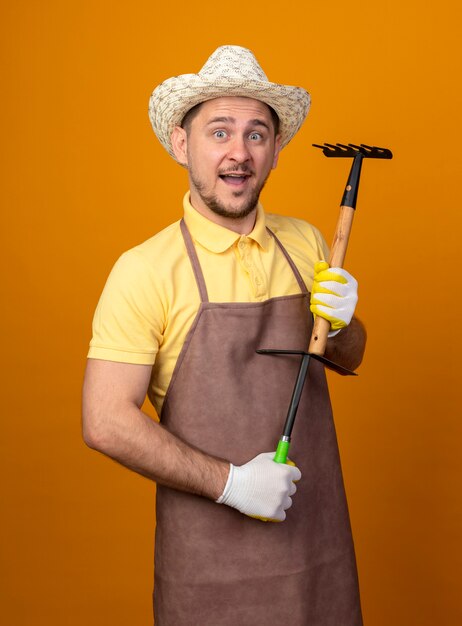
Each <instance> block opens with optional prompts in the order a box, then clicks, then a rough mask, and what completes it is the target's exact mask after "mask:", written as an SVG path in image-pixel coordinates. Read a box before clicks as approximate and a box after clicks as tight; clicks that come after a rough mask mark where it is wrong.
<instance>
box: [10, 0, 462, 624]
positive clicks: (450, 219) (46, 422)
mask: <svg viewBox="0 0 462 626" xmlns="http://www.w3.org/2000/svg"><path fill="white" fill-rule="evenodd" d="M458 7H459V3H458V2H456V1H455V0H453V1H449V0H441V1H440V2H438V3H436V2H425V1H422V0H420V1H419V2H417V1H416V0H408V1H403V0H382V1H381V2H380V3H375V2H370V1H366V0H364V1H357V0H352V1H351V2H341V1H339V0H331V1H330V2H326V3H321V2H316V3H314V2H310V1H306V0H305V1H303V2H301V1H299V2H290V0H289V2H286V3H281V4H277V5H274V6H273V5H270V4H268V3H267V2H264V1H263V0H255V1H254V2H253V3H250V4H242V3H241V4H239V3H237V4H236V3H231V4H230V3H227V4H226V6H223V5H217V3H215V2H210V1H209V0H206V1H205V2H202V3H190V2H188V3H185V2H175V3H163V4H160V3H154V2H148V1H147V0H138V1H136V2H130V3H129V2H120V1H113V2H103V1H102V0H92V1H91V2H89V1H88V0H79V2H76V1H75V0H67V1H66V2H58V1H57V0H45V1H44V2H38V1H34V0H29V1H25V0H16V1H15V2H14V3H13V2H10V3H3V4H2V8H1V19H0V23H1V26H0V29H1V37H0V45H1V48H2V61H3V63H2V64H3V68H2V84H1V87H2V99H1V106H2V115H1V117H0V124H1V141H2V150H1V154H0V159H1V170H0V172H1V184H0V194H1V199H2V223H3V228H2V247H1V252H2V257H3V260H2V263H1V270H2V280H1V292H2V307H1V314H2V330H3V340H2V346H3V359H2V361H3V367H2V387H3V391H2V411H1V412H2V416H1V441H0V446H1V447H0V463H1V467H0V470H1V472H0V475H1V483H2V486H1V500H2V511H1V518H0V523H1V533H0V540H1V557H0V558H1V570H0V575H1V579H0V596H1V605H2V611H1V612H2V623H4V624H8V626H26V625H27V626H29V625H30V624H34V625H35V626H40V625H46V626H73V625H77V624H79V625H81V624H85V625H86V626H93V625H103V626H104V625H106V624H108V625H109V624H111V626H119V625H120V626H122V625H124V626H126V625H128V624H130V625H132V624H136V625H137V626H138V625H139V626H142V625H144V624H146V625H147V624H150V623H151V601H150V594H151V587H152V560H153V557H152V554H153V527H154V522H155V519H154V508H153V506H154V486H153V485H152V484H151V483H149V482H148V481H147V480H144V479H142V478H140V477H138V476H136V475H134V474H132V473H130V472H129V471H127V470H125V469H123V468H120V467H118V466H117V465H116V464H115V463H112V462H111V461H109V460H107V459H105V458H104V457H102V456H100V455H98V454H97V453H95V452H92V451H90V450H88V449H86V448H85V446H84V444H83V443H82V441H81V436H80V388H81V382H82V375H83V369H84V365H85V356H86V351H87V346H88V341H89V339H90V333H91V319H92V315H93V311H94V308H95V306H96V303H97V299H98V297H99V294H100V292H101V289H102V287H103V285H104V281H105V279H106V276H107V274H108V272H109V270H110V268H111V266H112V264H113V263H114V261H115V260H116V258H117V257H118V256H119V254H121V252H122V251H124V250H125V249H127V248H129V247H131V246H133V245H135V244H136V243H138V242H140V241H142V240H144V239H146V238H148V237H149V236H151V235H152V234H154V233H155V232H157V231H158V230H160V229H161V228H162V227H164V226H166V225H167V224H169V223H170V222H172V221H174V220H176V219H178V218H179V217H180V215H181V199H182V195H183V192H184V191H185V189H186V177H185V173H184V171H182V169H181V168H179V167H178V166H177V165H175V163H174V162H173V161H172V160H171V159H170V158H169V157H168V155H167V153H166V152H165V151H164V150H163V149H162V147H161V146H160V144H159V143H158V142H157V140H156V138H155V136H154V135H153V133H152V131H151V128H150V125H149V121H148V117H147V103H148V98H149V95H150V93H151V91H152V89H153V88H154V87H155V86H156V85H157V84H158V83H159V82H161V81H162V80H164V79H166V78H168V77H170V76H173V75H176V74H181V73H188V72H196V71H198V70H199V69H200V67H201V66H202V65H203V63H204V62H205V60H206V59H207V57H208V56H209V55H210V54H211V52H212V51H213V50H214V49H215V48H216V47H217V46H218V45H222V44H239V45H244V46H247V47H249V48H251V49H252V50H253V51H254V52H255V54H256V56H257V58H258V59H259V61H260V62H261V64H262V66H263V68H264V69H265V71H266V73H267V75H268V76H269V78H270V79H271V80H274V81H276V82H283V83H286V84H293V85H302V86H304V87H306V88H307V89H309V90H310V92H311V93H312V97H313V106H312V110H311V112H310V115H309V117H308V120H307V122H306V124H305V125H304V127H303V128H302V130H301V132H300V133H299V134H298V135H297V136H296V138H295V139H294V140H293V142H292V143H291V144H290V145H289V146H288V148H287V149H285V150H284V152H283V153H282V156H281V159H280V163H279V166H278V169H277V170H276V171H275V172H274V173H273V175H272V178H271V180H270V182H269V184H268V185H267V187H266V189H265V191H264V194H263V203H264V205H265V208H266V209H267V210H268V211H275V212H281V213H285V214H289V215H294V216H297V217H302V218H305V219H307V220H309V221H312V222H313V223H314V224H316V225H317V226H318V227H320V228H321V230H322V231H323V233H324V235H325V237H326V238H327V240H328V241H330V240H331V237H332V233H333V229H334V225H335V221H336V217H337V212H338V204H339V201H340V198H341V194H342V190H343V185H344V183H345V180H346V175H347V171H348V169H349V163H347V162H345V161H340V160H337V161H332V160H327V159H325V158H324V157H323V156H322V154H321V153H320V152H319V151H317V150H315V149H313V148H311V147H310V146H311V143H313V142H324V141H331V142H353V143H361V142H362V143H369V144H375V145H379V146H385V147H389V148H391V149H392V150H393V152H394V155H395V157H394V159H393V161H366V162H365V163H364V167H363V176H362V183H361V188H360V191H359V200H358V210H357V215H356V218H355V224H354V227H353V233H352V239H351V243H350V248H349V251H348V255H347V267H348V268H349V269H350V271H351V272H352V273H354V274H355V275H356V276H357V277H358V280H359V285H360V303H359V306H358V315H359V316H360V317H361V318H362V319H363V320H364V321H365V323H366V325H367V328H368V333H369V343H368V349H367V353H366V359H365V362H364V364H363V365H362V366H361V368H360V370H359V373H360V376H359V377H358V378H356V379H344V378H340V377H335V376H330V383H331V389H332V399H333V404H334V410H335V416H336V423H337V428H338V437H339V443H340V448H341V454H342V461H343V466H344V474H345V482H346V487H347V493H348V497H349V505H350V511H351V519H352V524H353V530H354V536H355V543H356V548H357V558H358V566H359V574H360V580H361V589H362V602H363V610H364V618H365V624H366V626H391V625H392V626H456V625H457V626H458V625H459V624H461V623H462V604H461V600H460V584H461V564H462V554H461V534H462V525H461V522H462V515H461V512H462V511H461V499H460V492H461V474H462V456H461V451H460V440H461V437H462V429H461V426H460V410H459V404H460V403H459V402H456V394H457V386H458V384H460V383H459V380H458V378H456V358H457V357H458V356H459V354H460V334H461V331H460V291H461V288H460V284H459V283H460V278H459V263H458V258H456V254H457V256H458V251H459V237H460V232H461V227H462V220H461V218H460V206H459V205H460V202H459V197H460V190H459V189H458V182H459V181H458V179H459V178H460V159H459V155H460V143H461V137H460V133H459V128H460V110H461V104H462V103H461V97H460V63H459V61H460V58H459V49H460V46H459V43H458V41H459V35H460V33H459V30H458V23H459V17H460V16H459V14H458V10H459V9H458ZM458 413H459V414H458ZM198 626H199V625H198ZM244 626H247V625H244ZM249 626H250V625H249ZM339 626H340V625H339Z"/></svg>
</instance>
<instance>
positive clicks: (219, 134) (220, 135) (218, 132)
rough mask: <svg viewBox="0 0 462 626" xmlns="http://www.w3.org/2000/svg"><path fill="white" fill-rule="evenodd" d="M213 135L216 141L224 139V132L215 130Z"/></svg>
mask: <svg viewBox="0 0 462 626" xmlns="http://www.w3.org/2000/svg"><path fill="white" fill-rule="evenodd" d="M213 134H214V136H215V137H216V138H217V139H224V138H225V137H226V133H225V131H224V130H216V131H215V132H214V133H213Z"/></svg>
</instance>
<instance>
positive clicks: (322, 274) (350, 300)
mask: <svg viewBox="0 0 462 626" xmlns="http://www.w3.org/2000/svg"><path fill="white" fill-rule="evenodd" d="M357 302H358V283H357V282H356V280H355V279H354V278H353V276H352V275H351V274H349V273H348V272H347V271H346V270H344V269H343V268H341V267H332V268H330V267H329V264H328V263H326V262H325V261H318V263H316V265H315V266H314V280H313V287H312V289H311V300H310V310H311V312H312V313H313V315H319V316H320V317H323V318H324V319H326V320H328V321H329V322H330V329H331V333H329V336H333V335H336V334H337V332H339V331H340V330H341V329H342V328H345V326H348V324H349V323H350V322H351V318H352V317H353V314H354V312H355V308H356V303H357Z"/></svg>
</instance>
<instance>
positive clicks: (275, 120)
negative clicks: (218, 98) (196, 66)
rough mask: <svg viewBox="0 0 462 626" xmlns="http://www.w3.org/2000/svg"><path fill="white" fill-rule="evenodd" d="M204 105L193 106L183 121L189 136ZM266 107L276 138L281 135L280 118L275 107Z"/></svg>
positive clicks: (182, 124)
mask: <svg viewBox="0 0 462 626" xmlns="http://www.w3.org/2000/svg"><path fill="white" fill-rule="evenodd" d="M263 104H266V102H264V103H263ZM202 105H203V102H199V104H196V105H195V106H193V107H192V109H189V111H188V112H187V113H186V115H185V116H184V118H183V119H182V121H181V124H180V126H181V128H184V129H185V131H186V133H187V134H189V133H190V131H191V124H192V121H193V119H194V118H195V117H196V115H197V114H198V113H199V110H200V108H201V106H202ZM266 106H267V107H268V109H269V110H270V113H271V119H272V121H273V126H274V136H276V135H277V134H278V133H279V117H278V114H277V113H276V111H275V110H274V109H273V107H270V105H269V104H267V105H266Z"/></svg>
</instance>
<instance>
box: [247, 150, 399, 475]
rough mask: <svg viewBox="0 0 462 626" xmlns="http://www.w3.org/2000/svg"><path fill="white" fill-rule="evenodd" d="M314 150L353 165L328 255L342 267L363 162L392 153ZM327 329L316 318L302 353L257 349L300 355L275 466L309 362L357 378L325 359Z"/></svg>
mask: <svg viewBox="0 0 462 626" xmlns="http://www.w3.org/2000/svg"><path fill="white" fill-rule="evenodd" d="M313 146H314V147H315V148H320V149H321V150H322V151H323V154H324V155H325V156H326V157H334V158H339V157H340V158H352V159H353V164H352V166H351V170H350V174H349V176H348V180H347V184H346V186H345V191H344V194H343V197H342V201H341V203H340V214H339V218H338V221H337V227H336V230H335V234H334V239H333V243H332V247H331V252H330V256H329V265H330V267H343V262H344V260H345V255H346V251H347V247H348V241H349V238H350V232H351V227H352V224H353V217H354V213H355V209H356V200H357V197H358V187H359V178H360V175H361V166H362V162H363V159H391V158H393V154H392V152H391V151H390V150H388V149H387V148H378V147H377V146H368V145H366V144H360V145H359V146H357V145H355V144H351V143H350V144H347V145H345V144H341V143H337V144H331V143H325V144H323V145H319V144H313ZM329 330H330V323H329V321H327V320H325V319H324V318H322V317H319V316H317V317H316V319H315V322H314V325H313V331H312V333H311V340H310V344H309V347H308V351H307V352H305V351H303V350H275V349H260V350H257V352H258V353H259V354H276V355H277V354H286V355H287V354H293V355H299V356H301V360H300V368H299V371H298V375H297V380H296V382H295V387H294V390H293V393H292V398H291V401H290V405H289V410H288V412H287V418H286V421H285V424H284V430H283V433H282V436H281V438H280V440H279V443H278V447H277V451H276V455H275V457H274V460H275V461H276V463H286V462H287V455H288V451H289V447H290V440H291V436H292V429H293V426H294V422H295V417H296V415H297V410H298V405H299V403H300V398H301V395H302V391H303V386H304V384H305V380H306V377H307V374H308V367H309V364H310V360H311V359H316V360H317V361H321V363H323V364H324V365H326V366H327V367H329V368H330V369H332V370H334V371H336V372H338V373H339V374H343V375H353V376H356V374H355V373H354V372H351V371H350V370H348V369H346V368H344V367H342V366H341V365H338V364H337V363H333V362H332V361H330V360H329V359H326V358H325V357H324V352H325V350H326V345H327V336H328V333H329Z"/></svg>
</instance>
